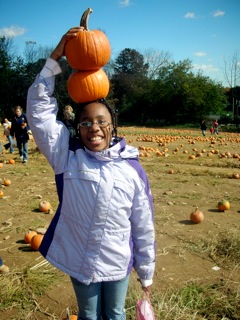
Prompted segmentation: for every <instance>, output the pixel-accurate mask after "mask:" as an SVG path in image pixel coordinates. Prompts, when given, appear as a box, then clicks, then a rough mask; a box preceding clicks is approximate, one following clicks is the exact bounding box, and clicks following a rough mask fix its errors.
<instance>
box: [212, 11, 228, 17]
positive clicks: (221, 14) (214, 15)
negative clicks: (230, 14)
mask: <svg viewBox="0 0 240 320" xmlns="http://www.w3.org/2000/svg"><path fill="white" fill-rule="evenodd" d="M224 15H225V12H224V11H221V10H217V11H215V12H213V17H214V18H215V17H222V16H224Z"/></svg>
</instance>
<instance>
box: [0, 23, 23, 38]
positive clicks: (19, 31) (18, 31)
mask: <svg viewBox="0 0 240 320" xmlns="http://www.w3.org/2000/svg"><path fill="white" fill-rule="evenodd" d="M25 32H26V29H25V28H22V27H18V26H11V27H8V28H2V29H0V36H4V37H6V38H15V37H18V36H21V35H23V34H24V33H25Z"/></svg>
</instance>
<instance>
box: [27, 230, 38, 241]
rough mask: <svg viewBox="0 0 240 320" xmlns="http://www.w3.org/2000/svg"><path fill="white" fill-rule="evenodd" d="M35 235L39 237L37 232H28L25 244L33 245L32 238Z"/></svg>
mask: <svg viewBox="0 0 240 320" xmlns="http://www.w3.org/2000/svg"><path fill="white" fill-rule="evenodd" d="M35 235H37V232H36V231H28V232H27V233H25V236H24V242H25V243H28V244H29V243H31V240H32V237H33V236H35Z"/></svg>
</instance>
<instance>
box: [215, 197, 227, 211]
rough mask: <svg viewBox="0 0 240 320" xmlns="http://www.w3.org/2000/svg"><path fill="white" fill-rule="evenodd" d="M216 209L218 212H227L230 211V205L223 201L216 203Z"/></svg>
mask: <svg viewBox="0 0 240 320" xmlns="http://www.w3.org/2000/svg"><path fill="white" fill-rule="evenodd" d="M217 207H218V210H219V211H225V210H229V209H230V203H229V201H227V200H225V199H223V200H221V201H219V202H218V205H217Z"/></svg>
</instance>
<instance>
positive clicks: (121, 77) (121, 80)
mask: <svg viewBox="0 0 240 320" xmlns="http://www.w3.org/2000/svg"><path fill="white" fill-rule="evenodd" d="M113 66H114V67H113V69H114V74H113V76H112V78H111V85H112V88H113V92H114V98H115V100H116V101H117V103H116V105H117V108H118V109H119V111H120V113H122V117H123V118H124V117H125V118H126V119H128V120H131V119H129V114H130V113H129V110H130V109H131V106H132V105H133V102H134V97H135V96H136V95H137V94H138V93H139V91H141V88H142V86H143V83H144V82H145V81H146V80H147V73H148V64H146V63H144V57H143V55H142V54H140V53H139V52H138V51H137V50H134V49H129V48H127V49H124V50H123V51H121V52H120V54H119V56H118V57H117V58H116V60H115V62H114V64H113ZM124 113H125V115H124Z"/></svg>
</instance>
